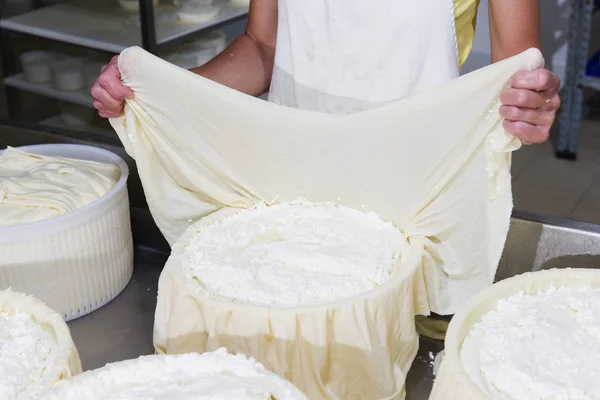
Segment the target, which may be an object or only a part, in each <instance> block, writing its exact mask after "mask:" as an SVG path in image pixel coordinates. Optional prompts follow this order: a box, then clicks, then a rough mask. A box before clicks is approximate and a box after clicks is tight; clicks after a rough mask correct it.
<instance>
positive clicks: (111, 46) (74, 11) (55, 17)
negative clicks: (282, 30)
mask: <svg viewBox="0 0 600 400" xmlns="http://www.w3.org/2000/svg"><path fill="white" fill-rule="evenodd" d="M214 4H215V5H217V6H219V7H220V13H219V15H218V16H217V17H216V18H214V19H213V20H211V21H210V22H206V23H202V24H190V23H183V22H180V21H178V20H177V18H176V11H177V9H176V8H175V6H173V5H172V4H170V3H169V4H167V0H162V4H159V5H158V6H157V7H156V9H155V10H154V15H155V17H156V18H155V21H156V23H155V24H154V25H155V27H156V42H157V44H158V45H162V44H165V43H168V42H170V41H173V40H176V39H179V38H181V37H184V36H187V35H189V34H192V33H195V32H199V31H203V30H208V29H211V28H214V27H217V26H220V25H223V24H225V23H228V22H231V21H234V20H236V19H240V18H243V17H245V16H246V15H247V14H248V8H247V7H243V6H238V5H234V4H232V3H230V2H229V1H227V0H214ZM138 15H139V14H135V13H134V14H131V13H127V12H126V11H124V10H122V9H121V8H120V7H119V5H118V3H117V2H116V1H114V2H107V1H98V0H75V1H72V2H67V3H60V4H57V5H54V6H49V7H44V8H40V9H37V10H34V11H31V12H28V13H25V14H21V15H18V16H15V17H11V18H8V19H3V20H0V27H1V28H3V29H6V30H10V31H15V32H20V33H25V34H29V35H34V36H39V37H44V38H46V39H52V40H58V41H61V42H65V43H70V44H74V45H78V46H84V47H88V48H93V49H97V50H102V51H107V52H111V53H120V52H121V51H122V50H124V49H125V48H127V47H130V46H141V45H142V34H141V30H140V24H139V18H138V19H137V22H136V17H137V16H138Z"/></svg>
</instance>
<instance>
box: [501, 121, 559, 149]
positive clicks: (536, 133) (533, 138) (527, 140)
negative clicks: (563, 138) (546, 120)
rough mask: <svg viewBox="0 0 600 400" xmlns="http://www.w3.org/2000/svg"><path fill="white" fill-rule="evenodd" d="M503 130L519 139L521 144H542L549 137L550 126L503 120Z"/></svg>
mask: <svg viewBox="0 0 600 400" xmlns="http://www.w3.org/2000/svg"><path fill="white" fill-rule="evenodd" d="M502 125H503V127H504V129H506V130H507V131H508V132H510V133H511V134H513V135H514V136H516V137H517V138H519V140H521V142H522V143H523V144H526V145H528V144H533V143H543V142H545V141H546V140H548V137H549V136H550V126H547V125H532V124H529V123H527V122H523V121H509V120H504V122H503V123H502Z"/></svg>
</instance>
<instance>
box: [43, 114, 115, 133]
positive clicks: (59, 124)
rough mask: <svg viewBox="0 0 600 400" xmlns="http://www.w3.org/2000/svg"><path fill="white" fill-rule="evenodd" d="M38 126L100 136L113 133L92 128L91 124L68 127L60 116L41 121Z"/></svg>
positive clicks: (95, 127) (96, 127)
mask: <svg viewBox="0 0 600 400" xmlns="http://www.w3.org/2000/svg"><path fill="white" fill-rule="evenodd" d="M40 124H41V125H47V126H52V127H55V128H62V129H68V130H72V131H73V130H75V131H83V132H89V133H98V134H101V135H109V136H114V132H113V131H111V130H109V129H102V128H100V127H98V126H94V125H91V124H86V125H82V126H73V125H68V124H66V123H65V122H64V121H63V120H62V118H61V117H60V115H55V116H53V117H50V118H47V119H45V120H43V121H40Z"/></svg>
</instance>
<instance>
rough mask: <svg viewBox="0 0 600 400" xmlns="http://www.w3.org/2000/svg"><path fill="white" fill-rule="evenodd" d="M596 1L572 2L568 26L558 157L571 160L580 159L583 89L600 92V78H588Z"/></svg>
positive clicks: (579, 0) (597, 3) (574, 0)
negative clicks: (587, 69)
mask: <svg viewBox="0 0 600 400" xmlns="http://www.w3.org/2000/svg"><path fill="white" fill-rule="evenodd" d="M599 3H600V2H599V1H598V0H596V1H594V0H572V3H571V17H570V23H569V25H570V26H569V38H568V43H569V53H568V60H567V71H566V77H565V82H564V86H563V90H562V96H561V97H562V112H561V119H560V130H559V134H558V143H557V148H556V156H557V157H558V158H564V159H569V160H575V159H576V158H577V149H578V145H579V129H580V127H581V120H582V118H583V90H584V89H586V88H587V89H593V90H598V91H600V78H595V77H591V76H586V74H585V69H586V64H587V61H588V56H589V45H590V34H591V31H592V16H593V14H594V11H595V10H596V8H597V7H598V5H599Z"/></svg>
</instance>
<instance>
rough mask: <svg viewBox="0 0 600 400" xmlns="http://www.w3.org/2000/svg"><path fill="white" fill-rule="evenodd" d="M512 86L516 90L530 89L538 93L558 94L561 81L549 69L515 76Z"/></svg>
mask: <svg viewBox="0 0 600 400" xmlns="http://www.w3.org/2000/svg"><path fill="white" fill-rule="evenodd" d="M510 86H511V87H512V88H514V89H528V90H535V91H537V92H545V91H553V92H557V91H558V88H559V87H560V79H559V78H558V77H557V76H556V75H555V74H554V73H552V72H551V71H549V70H547V69H537V70H535V71H521V72H517V73H516V74H514V75H513V77H512V79H511V80H510Z"/></svg>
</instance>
